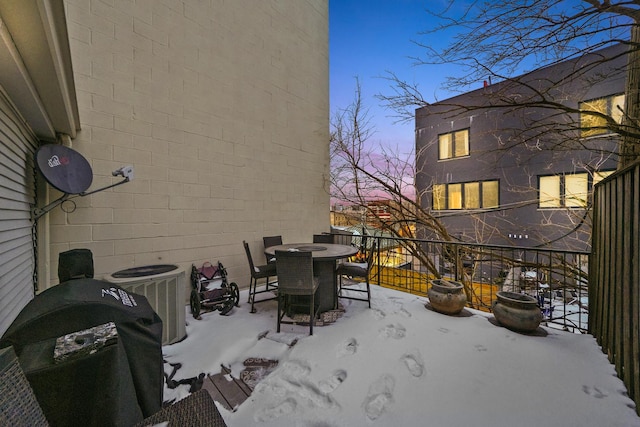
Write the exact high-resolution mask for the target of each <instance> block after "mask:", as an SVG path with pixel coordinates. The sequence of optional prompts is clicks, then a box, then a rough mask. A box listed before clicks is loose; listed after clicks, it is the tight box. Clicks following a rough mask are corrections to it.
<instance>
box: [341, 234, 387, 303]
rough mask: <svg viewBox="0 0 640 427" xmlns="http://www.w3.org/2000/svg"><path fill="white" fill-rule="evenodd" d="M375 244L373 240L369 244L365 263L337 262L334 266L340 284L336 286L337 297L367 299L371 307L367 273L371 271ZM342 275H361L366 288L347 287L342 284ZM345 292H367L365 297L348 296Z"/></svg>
mask: <svg viewBox="0 0 640 427" xmlns="http://www.w3.org/2000/svg"><path fill="white" fill-rule="evenodd" d="M376 249H377V245H376V243H375V242H374V243H373V244H372V245H371V249H369V254H368V255H367V262H366V263H357V262H343V263H341V264H338V267H337V268H336V274H337V275H338V277H339V278H340V279H339V280H340V284H339V286H338V297H339V298H344V299H350V300H356V301H367V302H368V303H369V308H371V286H370V285H369V274H370V273H371V266H372V265H373V254H374V253H375V252H376ZM342 276H350V277H361V278H363V279H364V281H365V283H366V285H367V288H366V289H356V288H353V287H349V286H348V285H343V284H342ZM343 290H344V291H345V292H361V293H365V292H366V294H367V297H366V298H363V297H356V296H350V295H348V294H347V293H344V294H343V292H342V291H343Z"/></svg>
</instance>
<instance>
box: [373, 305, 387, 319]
mask: <svg viewBox="0 0 640 427" xmlns="http://www.w3.org/2000/svg"><path fill="white" fill-rule="evenodd" d="M371 312H372V313H373V317H375V318H376V319H377V320H381V319H384V318H385V317H386V316H387V314H386V313H385V312H384V311H382V310H380V309H377V308H374V309H372V310H371Z"/></svg>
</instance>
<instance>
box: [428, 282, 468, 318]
mask: <svg viewBox="0 0 640 427" xmlns="http://www.w3.org/2000/svg"><path fill="white" fill-rule="evenodd" d="M430 283H431V287H430V288H429V290H428V291H427V297H429V302H430V303H431V307H432V308H433V309H434V310H435V311H437V312H438V313H443V314H458V313H460V312H461V311H462V309H463V308H464V306H465V305H466V304H467V295H466V294H465V293H464V287H463V286H462V283H460V282H456V281H453V280H444V279H435V280H431V281H430Z"/></svg>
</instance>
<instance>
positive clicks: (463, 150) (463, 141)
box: [438, 129, 469, 160]
mask: <svg viewBox="0 0 640 427" xmlns="http://www.w3.org/2000/svg"><path fill="white" fill-rule="evenodd" d="M438 148H439V151H438V159H439V160H446V159H455V158H456V157H464V156H468V155H469V129H463V130H459V131H456V132H449V133H444V134H442V135H438Z"/></svg>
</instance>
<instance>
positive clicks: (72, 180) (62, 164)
mask: <svg viewBox="0 0 640 427" xmlns="http://www.w3.org/2000/svg"><path fill="white" fill-rule="evenodd" d="M36 164H37V165H38V169H39V170H40V172H41V173H42V175H43V176H44V179H46V180H47V182H48V183H49V184H50V185H51V186H52V187H53V188H55V189H56V190H59V191H61V192H63V193H65V194H80V193H84V192H85V191H86V190H87V189H88V188H89V186H91V182H92V181H93V171H92V170H91V165H89V162H88V161H87V159H85V158H84V157H83V156H82V154H80V153H78V152H77V151H75V150H72V149H71V148H69V147H65V146H64V145H57V144H46V145H43V146H41V147H40V148H38V151H36Z"/></svg>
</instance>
